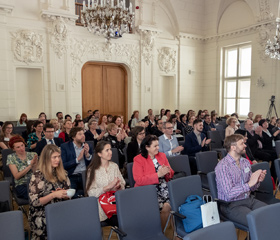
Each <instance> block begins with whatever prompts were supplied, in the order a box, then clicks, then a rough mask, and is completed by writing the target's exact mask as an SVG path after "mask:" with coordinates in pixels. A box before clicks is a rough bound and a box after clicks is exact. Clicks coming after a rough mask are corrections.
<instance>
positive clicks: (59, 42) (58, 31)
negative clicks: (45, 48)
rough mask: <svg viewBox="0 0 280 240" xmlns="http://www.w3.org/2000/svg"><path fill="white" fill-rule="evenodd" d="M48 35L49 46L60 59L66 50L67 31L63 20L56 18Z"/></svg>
mask: <svg viewBox="0 0 280 240" xmlns="http://www.w3.org/2000/svg"><path fill="white" fill-rule="evenodd" d="M50 35H51V37H50V38H51V39H50V40H51V46H52V48H53V50H54V52H55V53H56V55H57V56H58V58H61V57H62V56H63V54H65V53H66V51H67V48H68V29H67V26H66V24H65V21H64V20H63V18H61V17H58V18H57V19H56V20H54V21H53V22H52V28H51V31H50Z"/></svg>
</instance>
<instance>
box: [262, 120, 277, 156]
mask: <svg viewBox="0 0 280 240" xmlns="http://www.w3.org/2000/svg"><path fill="white" fill-rule="evenodd" d="M259 126H261V127H262V136H261V137H262V143H263V149H267V150H275V141H274V137H276V136H277V132H275V133H274V134H272V133H271V132H270V131H269V130H268V122H267V121H266V120H265V119H262V120H260V121H259ZM276 158H277V157H276V156H275V159H276Z"/></svg>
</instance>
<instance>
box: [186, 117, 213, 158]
mask: <svg viewBox="0 0 280 240" xmlns="http://www.w3.org/2000/svg"><path fill="white" fill-rule="evenodd" d="M193 126H194V129H193V131H192V132H191V133H190V134H188V135H187V136H186V139H185V144H184V150H183V154H187V155H188V156H193V157H194V156H195V154H196V153H197V152H201V151H208V150H209V148H208V144H209V143H210V142H211V139H206V136H205V134H204V133H203V132H202V130H203V123H202V120H199V119H196V120H194V122H193Z"/></svg>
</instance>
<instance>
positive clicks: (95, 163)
mask: <svg viewBox="0 0 280 240" xmlns="http://www.w3.org/2000/svg"><path fill="white" fill-rule="evenodd" d="M111 158H112V150H111V145H110V143H109V142H106V141H100V142H98V143H97V145H96V148H95V152H94V156H93V159H92V161H91V163H90V164H89V166H88V167H87V185H86V192H87V195H88V196H94V197H97V198H98V197H99V196H100V195H102V194H103V193H106V192H109V191H118V190H122V189H124V187H125V180H124V179H123V177H122V175H121V172H120V170H119V167H118V165H117V164H116V163H114V162H112V161H111ZM98 208H99V218H100V221H101V222H102V221H105V222H106V223H107V224H108V225H110V226H118V219H117V215H113V216H112V217H111V218H110V219H109V218H108V217H107V216H106V214H105V212H104V211H103V209H102V208H101V206H100V204H99V203H98Z"/></svg>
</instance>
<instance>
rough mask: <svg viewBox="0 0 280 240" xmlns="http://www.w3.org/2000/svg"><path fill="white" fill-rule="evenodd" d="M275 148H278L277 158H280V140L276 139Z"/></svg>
mask: <svg viewBox="0 0 280 240" xmlns="http://www.w3.org/2000/svg"><path fill="white" fill-rule="evenodd" d="M275 150H276V154H277V158H280V140H278V141H275Z"/></svg>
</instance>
